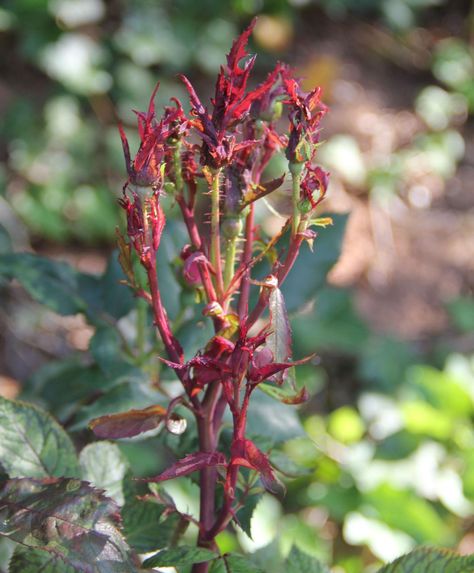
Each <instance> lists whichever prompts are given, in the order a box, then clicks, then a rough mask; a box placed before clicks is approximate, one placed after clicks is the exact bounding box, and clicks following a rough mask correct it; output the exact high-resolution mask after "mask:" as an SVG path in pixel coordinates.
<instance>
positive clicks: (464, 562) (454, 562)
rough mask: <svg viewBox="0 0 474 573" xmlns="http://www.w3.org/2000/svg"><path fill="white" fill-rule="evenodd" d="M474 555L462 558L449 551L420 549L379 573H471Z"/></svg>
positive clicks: (473, 565) (400, 558)
mask: <svg viewBox="0 0 474 573" xmlns="http://www.w3.org/2000/svg"><path fill="white" fill-rule="evenodd" d="M471 571H474V555H467V556H463V557H461V556H460V555H457V554H456V553H453V552H452V551H448V550H447V549H435V548H434V547H433V548H430V547H419V548H417V549H414V550H413V551H411V552H410V553H408V554H407V555H403V556H402V557H399V558H398V559H396V560H395V561H394V562H393V563H390V564H389V565H385V567H382V569H380V570H379V572H378V573H471Z"/></svg>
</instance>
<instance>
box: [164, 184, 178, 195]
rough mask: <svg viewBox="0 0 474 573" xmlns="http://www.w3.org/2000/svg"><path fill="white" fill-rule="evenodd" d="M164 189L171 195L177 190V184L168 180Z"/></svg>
mask: <svg viewBox="0 0 474 573" xmlns="http://www.w3.org/2000/svg"><path fill="white" fill-rule="evenodd" d="M164 189H165V191H166V193H169V194H170V195H173V194H174V193H175V192H176V186H175V184H174V183H173V182H172V181H167V182H166V183H165V184H164Z"/></svg>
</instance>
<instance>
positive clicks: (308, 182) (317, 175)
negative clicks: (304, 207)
mask: <svg viewBox="0 0 474 573" xmlns="http://www.w3.org/2000/svg"><path fill="white" fill-rule="evenodd" d="M328 179H329V173H327V172H326V171H324V170H323V169H321V168H320V167H312V166H311V165H309V164H308V165H306V173H305V176H304V177H303V179H302V181H301V189H302V191H303V197H304V198H305V199H306V200H307V201H309V202H310V204H311V207H312V209H315V208H316V207H317V206H318V205H319V203H321V201H322V200H323V199H324V196H325V194H326V190H327V186H328Z"/></svg>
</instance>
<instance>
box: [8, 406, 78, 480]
mask: <svg viewBox="0 0 474 573" xmlns="http://www.w3.org/2000/svg"><path fill="white" fill-rule="evenodd" d="M0 460H1V463H2V465H3V467H4V468H5V471H6V472H7V473H8V474H9V475H10V477H51V476H56V477H59V476H77V475H78V473H79V468H78V462H77V457H76V452H75V450H74V446H73V444H72V442H71V440H70V438H69V436H68V435H67V434H66V432H65V431H64V430H63V429H62V428H61V426H60V425H59V424H58V423H57V422H56V421H55V420H54V419H53V418H52V417H51V416H50V415H49V414H47V413H46V412H43V411H42V410H40V409H39V408H37V407H36V406H33V405H32V404H27V403H26V402H16V401H10V400H6V399H4V398H1V397H0Z"/></svg>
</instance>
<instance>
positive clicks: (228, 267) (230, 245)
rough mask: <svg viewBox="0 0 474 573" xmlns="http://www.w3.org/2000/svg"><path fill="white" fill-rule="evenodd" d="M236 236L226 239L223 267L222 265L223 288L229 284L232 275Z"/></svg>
mask: <svg viewBox="0 0 474 573" xmlns="http://www.w3.org/2000/svg"><path fill="white" fill-rule="evenodd" d="M237 240H238V237H232V238H231V239H227V240H226V245H225V267H224V288H227V287H228V286H229V285H230V282H231V280H232V277H233V276H234V266H235V255H236V252H237Z"/></svg>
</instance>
